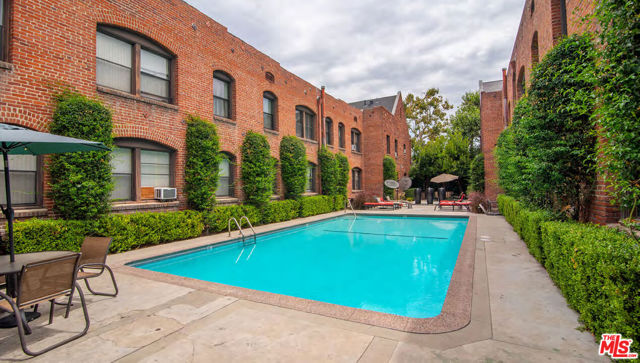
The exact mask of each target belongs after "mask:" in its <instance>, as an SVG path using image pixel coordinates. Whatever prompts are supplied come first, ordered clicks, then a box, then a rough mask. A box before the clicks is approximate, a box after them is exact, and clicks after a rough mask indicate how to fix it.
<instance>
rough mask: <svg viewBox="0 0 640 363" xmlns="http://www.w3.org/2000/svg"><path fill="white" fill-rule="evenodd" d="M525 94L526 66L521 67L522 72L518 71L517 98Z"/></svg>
mask: <svg viewBox="0 0 640 363" xmlns="http://www.w3.org/2000/svg"><path fill="white" fill-rule="evenodd" d="M522 95H524V67H520V72H519V73H518V85H517V98H516V99H518V100H519V99H520V97H522Z"/></svg>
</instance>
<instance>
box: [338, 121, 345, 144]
mask: <svg viewBox="0 0 640 363" xmlns="http://www.w3.org/2000/svg"><path fill="white" fill-rule="evenodd" d="M344 145H345V136H344V124H343V123H342V122H340V123H339V124H338V147H339V148H341V149H344Z"/></svg>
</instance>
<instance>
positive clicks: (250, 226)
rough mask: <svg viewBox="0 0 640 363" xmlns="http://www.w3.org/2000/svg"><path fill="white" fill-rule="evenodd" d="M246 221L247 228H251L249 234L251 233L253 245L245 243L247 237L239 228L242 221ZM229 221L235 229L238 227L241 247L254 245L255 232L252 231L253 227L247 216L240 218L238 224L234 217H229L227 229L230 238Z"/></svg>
mask: <svg viewBox="0 0 640 363" xmlns="http://www.w3.org/2000/svg"><path fill="white" fill-rule="evenodd" d="M244 219H246V220H247V224H248V225H249V228H251V232H253V243H251V242H249V243H247V236H246V235H245V234H244V231H243V230H242V227H241V226H240V225H241V224H242V220H244ZM231 221H233V222H235V224H236V227H238V231H239V232H240V235H242V245H243V246H248V245H251V244H254V245H255V244H256V231H255V230H254V229H253V226H252V225H251V221H249V218H247V216H242V217H240V222H239V223H238V220H237V219H236V218H235V217H231V218H229V222H228V223H227V229H228V230H229V237H231Z"/></svg>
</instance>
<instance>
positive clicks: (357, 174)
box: [351, 168, 362, 190]
mask: <svg viewBox="0 0 640 363" xmlns="http://www.w3.org/2000/svg"><path fill="white" fill-rule="evenodd" d="M351 190H362V170H360V168H353V169H351Z"/></svg>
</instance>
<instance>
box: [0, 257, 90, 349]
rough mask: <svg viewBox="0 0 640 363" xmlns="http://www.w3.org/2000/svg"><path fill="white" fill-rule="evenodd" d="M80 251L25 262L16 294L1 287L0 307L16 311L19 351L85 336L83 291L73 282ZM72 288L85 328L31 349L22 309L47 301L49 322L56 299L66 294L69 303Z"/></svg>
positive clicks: (57, 344) (85, 318) (86, 315)
mask: <svg viewBox="0 0 640 363" xmlns="http://www.w3.org/2000/svg"><path fill="white" fill-rule="evenodd" d="M79 259H80V254H79V253H74V254H70V255H67V256H63V257H58V258H54V259H50V260H46V261H40V262H35V263H31V264H27V265H24V266H23V267H22V271H21V273H20V280H19V282H18V290H17V297H16V298H15V299H14V298H11V297H9V296H8V295H6V294H5V293H3V292H1V291H0V298H1V299H0V310H4V311H7V312H11V313H13V314H14V315H15V318H16V322H17V326H18V335H19V337H20V344H21V346H22V351H23V352H25V353H26V354H28V355H31V356H37V355H40V354H43V353H46V352H48V351H50V350H52V349H55V348H57V347H59V346H61V345H64V344H67V343H69V342H71V341H73V340H76V339H78V338H80V337H82V336H84V335H85V334H86V333H87V331H88V330H89V313H88V311H87V304H86V303H85V300H84V294H83V293H82V290H81V289H80V287H79V286H78V284H77V283H76V272H77V266H78V261H79ZM74 290H78V295H80V302H81V304H82V311H83V313H84V321H85V327H84V329H83V330H82V331H81V332H79V333H78V334H75V335H73V336H71V337H69V338H67V339H64V340H63V341H61V342H58V343H55V344H53V345H50V346H48V347H46V348H44V349H42V350H39V351H32V350H30V349H29V347H28V346H27V341H26V335H29V334H31V329H30V328H29V326H28V325H27V322H26V317H25V314H24V309H25V308H28V307H31V306H35V305H37V304H38V303H41V302H45V301H49V302H50V303H51V310H50V311H49V324H51V323H52V322H53V313H54V306H55V299H57V298H64V297H65V296H68V297H69V301H68V302H67V306H70V304H71V296H73V292H74Z"/></svg>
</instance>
